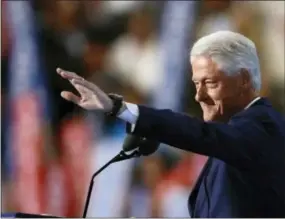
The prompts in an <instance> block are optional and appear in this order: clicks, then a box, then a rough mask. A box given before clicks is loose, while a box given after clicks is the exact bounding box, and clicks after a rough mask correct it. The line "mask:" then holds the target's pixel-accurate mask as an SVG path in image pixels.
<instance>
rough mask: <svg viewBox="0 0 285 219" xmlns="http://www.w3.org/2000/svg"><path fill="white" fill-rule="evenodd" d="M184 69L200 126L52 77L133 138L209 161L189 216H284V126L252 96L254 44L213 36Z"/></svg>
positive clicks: (255, 89) (256, 87) (257, 84)
mask: <svg viewBox="0 0 285 219" xmlns="http://www.w3.org/2000/svg"><path fill="white" fill-rule="evenodd" d="M190 62H191V64H192V68H193V75H192V80H193V82H194V84H195V86H196V91H197V92H196V96H195V99H196V101H198V102H199V103H200V105H201V108H202V110H203V119H204V121H200V120H199V119H196V118H193V117H189V116H187V115H183V114H179V113H175V112H172V111H170V110H156V109H151V108H148V107H145V106H137V105H134V104H130V103H125V102H123V101H121V100H120V98H118V97H114V96H111V95H107V94H105V93H104V92H103V91H102V90H100V89H99V88H98V87H97V86H96V85H94V84H91V83H90V82H87V81H85V80H84V79H83V78H81V77H79V76H78V75H76V74H75V73H71V72H67V71H64V70H61V69H58V70H57V72H58V73H59V74H60V75H61V76H62V77H63V78H66V79H68V80H69V81H70V82H71V83H72V84H73V85H74V87H75V88H76V89H77V90H78V91H79V93H80V95H81V97H78V96H76V95H74V94H72V93H71V92H67V91H64V92H62V94H61V95H62V97H63V98H65V99H66V100H69V101H72V102H74V103H75V104H78V105H79V106H81V107H83V108H84V109H88V110H99V111H102V112H105V113H107V114H108V115H112V116H118V117H119V118H121V119H123V120H125V121H127V122H128V123H131V124H132V128H133V130H132V131H133V133H134V134H135V135H139V136H143V137H147V138H149V139H154V140H157V141H160V142H163V143H166V144H168V145H171V146H174V147H177V148H181V149H184V150H188V151H192V152H195V153H198V154H202V155H207V156H209V157H210V158H209V160H208V162H207V164H206V165H205V168H204V170H203V171H202V173H201V175H200V177H199V179H198V181H197V183H196V186H195V188H194V190H193V191H192V193H191V195H190V197H189V201H188V206H189V211H190V213H191V216H192V217H285V144H284V143H285V120H284V118H283V117H282V116H281V115H280V114H279V113H277V112H276V111H275V110H274V109H273V108H272V106H271V105H270V103H269V102H268V101H267V100H266V99H265V98H261V97H259V96H258V93H259V91H260V88H261V77H260V68H259V60H258V56H257V52H256V48H255V45H254V43H253V42H252V41H251V40H249V39H247V38H246V37H244V36H243V35H241V34H238V33H233V32H230V31H220V32H216V33H213V34H211V35H208V36H205V37H203V38H201V39H200V40H198V41H197V42H196V43H195V44H194V46H193V48H192V50H191V54H190ZM162 98H167V97H162ZM173 207H175V206H173Z"/></svg>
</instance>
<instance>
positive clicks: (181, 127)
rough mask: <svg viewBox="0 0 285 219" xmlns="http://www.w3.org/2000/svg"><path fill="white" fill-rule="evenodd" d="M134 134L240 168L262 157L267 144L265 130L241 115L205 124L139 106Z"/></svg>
mask: <svg viewBox="0 0 285 219" xmlns="http://www.w3.org/2000/svg"><path fill="white" fill-rule="evenodd" d="M133 133H134V134H137V135H140V136H143V137H147V138H150V139H153V140H157V141H159V142H162V143H165V144H168V145H170V146H174V147H177V148H180V149H183V150H187V151H192V152H195V153H198V154H202V155H206V156H210V157H216V158H218V159H220V160H223V161H225V162H226V163H229V164H231V165H234V166H238V167H241V168H248V167H250V166H251V165H252V164H253V163H254V162H253V161H255V160H257V159H259V158H260V157H263V156H264V154H263V153H264V151H263V150H261V147H262V145H263V144H265V143H266V141H268V134H267V132H266V131H265V129H263V128H262V126H261V124H260V123H258V121H255V120H254V119H252V118H250V117H246V116H240V117H237V118H236V119H233V120H231V121H230V122H229V123H228V124H223V123H214V122H210V123H207V122H204V121H202V120H199V119H197V118H192V117H190V116H187V115H183V114H179V113H174V112H172V111H171V110H156V109H152V108H148V107H145V106H139V118H138V121H137V123H136V126H135V129H134V132H133Z"/></svg>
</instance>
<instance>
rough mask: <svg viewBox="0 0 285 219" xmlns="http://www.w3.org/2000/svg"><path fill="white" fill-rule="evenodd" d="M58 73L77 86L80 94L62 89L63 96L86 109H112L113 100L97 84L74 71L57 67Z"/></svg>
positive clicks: (104, 110)
mask: <svg viewBox="0 0 285 219" xmlns="http://www.w3.org/2000/svg"><path fill="white" fill-rule="evenodd" d="M56 71H57V73H58V74H59V75H60V76H61V77H63V78H64V79H67V80H69V82H70V83H71V84H72V85H73V86H74V87H75V89H76V90H77V91H78V92H79V94H80V96H77V95H75V94H74V93H72V92H70V91H62V92H61V96H62V97H63V98H64V99H66V100H67V101H71V102H73V103H75V104H77V105H78V106H80V107H82V108H84V109H86V110H99V111H102V112H109V111H111V110H112V107H113V102H112V100H111V99H110V98H109V97H108V95H107V94H106V93H105V92H104V91H102V90H101V89H100V88H99V87H97V86H96V85H95V84H93V83H91V82H89V81H86V80H85V79H84V78H82V77H80V76H79V75H77V74H76V73H74V72H69V71H65V70H62V69H60V68H57V69H56Z"/></svg>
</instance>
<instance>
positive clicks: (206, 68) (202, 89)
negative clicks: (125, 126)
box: [191, 57, 242, 122]
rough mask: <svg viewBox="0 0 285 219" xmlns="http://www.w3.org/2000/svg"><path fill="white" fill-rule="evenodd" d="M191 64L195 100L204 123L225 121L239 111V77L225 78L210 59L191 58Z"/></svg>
mask: <svg viewBox="0 0 285 219" xmlns="http://www.w3.org/2000/svg"><path fill="white" fill-rule="evenodd" d="M191 64H192V69H193V76H192V80H193V82H194V84H195V87H196V95H195V100H196V101H197V102H198V103H199V104H200V106H201V108H202V111H203V119H204V121H224V122H225V121H227V120H228V119H229V118H230V117H231V116H233V114H235V113H236V112H237V111H238V110H240V102H241V101H240V98H241V89H242V86H241V78H240V75H237V76H227V75H226V74H224V73H223V72H221V71H220V70H219V69H218V67H217V65H216V63H214V62H213V61H212V60H211V59H210V58H205V57H192V58H191Z"/></svg>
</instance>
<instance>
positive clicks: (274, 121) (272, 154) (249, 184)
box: [134, 98, 285, 217]
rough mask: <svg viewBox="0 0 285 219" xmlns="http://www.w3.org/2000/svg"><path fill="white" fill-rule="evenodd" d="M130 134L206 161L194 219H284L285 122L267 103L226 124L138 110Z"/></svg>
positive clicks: (191, 204)
mask: <svg viewBox="0 0 285 219" xmlns="http://www.w3.org/2000/svg"><path fill="white" fill-rule="evenodd" d="M134 134H136V135H140V136H143V137H147V138H149V139H153V140H157V141H160V142H163V143H166V144H168V145H171V146H174V147H177V148H181V149H184V150H188V151H192V152H195V153H198V154H203V155H207V156H209V157H210V158H209V160H208V162H207V164H206V165H205V168H204V169H203V171H202V173H201V175H200V177H199V179H198V180H197V183H196V185H195V187H194V189H193V191H192V193H191V195H190V197H189V201H188V208H189V212H190V214H191V216H192V217H285V120H284V118H283V117H282V116H281V115H280V114H279V113H278V112H276V111H275V110H274V109H273V108H272V106H271V105H270V103H269V102H268V101H267V100H266V99H264V98H261V99H260V100H258V101H257V102H255V103H254V104H253V105H252V106H251V107H249V108H248V109H246V110H243V111H242V112H240V113H238V114H236V115H234V116H233V117H232V118H231V119H230V121H229V122H228V123H227V124H223V123H216V122H203V121H201V120H199V119H196V118H193V117H189V116H187V115H183V114H178V113H174V112H172V111H170V110H155V109H151V108H148V107H145V106H139V118H138V121H137V124H136V126H135V129H134ZM173 207H174V208H175V203H173Z"/></svg>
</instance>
